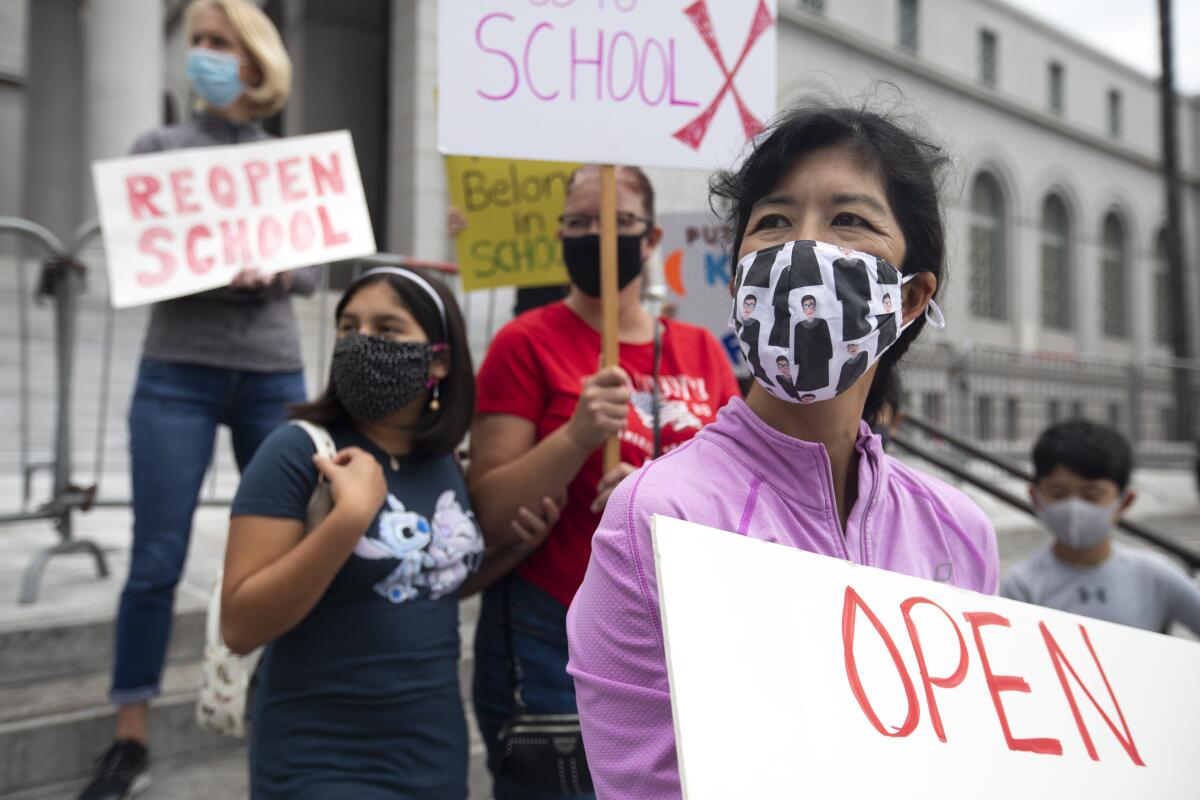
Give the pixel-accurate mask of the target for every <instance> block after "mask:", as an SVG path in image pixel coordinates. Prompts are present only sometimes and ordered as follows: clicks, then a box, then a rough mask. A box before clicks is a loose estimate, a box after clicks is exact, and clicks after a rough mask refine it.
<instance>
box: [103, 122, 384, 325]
mask: <svg viewBox="0 0 1200 800" xmlns="http://www.w3.org/2000/svg"><path fill="white" fill-rule="evenodd" d="M92 177H93V179H94V183H95V186H96V205H97V207H98V208H99V211H100V226H101V229H102V231H103V236H104V247H105V249H106V251H107V260H108V276H109V287H110V295H111V299H112V304H113V306H114V307H115V308H125V307H127V306H136V305H142V304H144V303H154V302H157V301H159V300H166V299H169V298H172V297H181V296H183V295H188V294H194V293H196V292H202V291H205V290H208V289H215V288H217V287H219V286H225V285H226V284H228V283H229V282H230V281H231V280H233V276H234V275H235V274H236V273H237V272H238V270H240V269H241V268H243V267H257V268H258V269H260V270H262V271H264V272H267V273H274V272H281V271H284V270H289V269H295V268H297V267H304V266H309V265H311V264H320V263H324V262H327V261H340V260H343V259H348V258H357V257H359V256H366V255H371V254H372V253H374V252H375V235H374V233H373V232H372V230H371V219H370V215H369V214H368V212H367V203H366V199H365V198H364V196H363V189H362V178H361V177H360V176H359V172H358V161H357V159H356V158H355V155H354V144H353V142H352V141H351V139H350V133H349V132H348V131H336V132H334V133H322V134H316V135H313V136H293V137H288V138H285V139H271V140H268V141H263V142H255V143H253V144H239V145H227V146H223V147H195V148H186V149H183V150H171V151H169V152H165V153H152V154H148V155H140V156H131V157H128V158H113V159H108V160H105V161H97V162H95V163H94V164H93V165H92Z"/></svg>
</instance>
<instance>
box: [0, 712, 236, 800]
mask: <svg viewBox="0 0 1200 800" xmlns="http://www.w3.org/2000/svg"><path fill="white" fill-rule="evenodd" d="M195 705H196V694H195V692H194V691H188V692H182V693H179V694H170V695H163V696H162V697H159V698H157V699H156V700H155V701H154V702H153V703H152V704H151V706H150V739H151V741H152V742H153V743H154V745H153V746H154V752H155V754H156V756H158V757H160V758H171V757H173V756H183V755H186V756H187V757H188V758H196V757H202V756H205V755H214V754H218V753H224V752H229V751H230V750H233V749H235V748H239V747H241V742H239V741H237V740H234V739H230V738H228V737H224V736H218V735H216V734H213V733H208V732H207V731H204V730H202V729H201V728H200V727H198V726H197V725H196V722H195V714H196V709H195ZM114 724H115V711H114V710H113V709H112V708H111V707H108V706H95V705H93V706H92V707H89V708H83V709H78V710H73V711H65V712H61V713H55V714H47V715H43V716H38V717H33V718H29V719H22V720H16V721H12V722H2V723H0V796H4V795H5V794H6V793H16V792H22V791H30V790H34V789H38V788H40V787H45V786H48V785H54V784H62V783H66V782H68V781H74V780H80V779H84V778H86V776H87V775H88V773H89V772H90V770H91V769H92V764H93V762H94V759H95V757H96V755H97V754H98V753H100V752H102V751H103V750H104V749H105V747H107V746H108V744H109V743H110V742H111V741H112V736H113V728H114Z"/></svg>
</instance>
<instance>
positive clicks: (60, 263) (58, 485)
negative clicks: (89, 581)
mask: <svg viewBox="0 0 1200 800" xmlns="http://www.w3.org/2000/svg"><path fill="white" fill-rule="evenodd" d="M98 231H99V226H97V225H95V224H94V223H93V224H90V225H84V226H83V227H81V228H80V229H79V230H78V231H76V232H75V235H74V236H73V237H72V238H71V242H70V244H69V245H67V246H64V245H63V243H62V242H60V241H59V239H58V238H57V237H56V236H55V235H54V234H52V233H51V232H50V231H48V230H46V229H45V228H43V227H42V226H40V225H37V224H36V223H32V222H29V221H27V220H23V219H17V218H13V217H0V234H3V233H8V234H13V235H16V236H18V237H20V238H21V239H22V240H24V241H26V242H32V243H33V244H34V245H35V246H37V247H38V248H39V249H40V250H42V251H44V253H45V259H44V260H43V261H42V270H41V275H40V279H39V285H38V294H39V295H40V296H49V297H52V298H53V299H54V323H55V325H54V346H55V347H54V352H55V401H56V409H55V430H54V456H53V460H52V461H51V462H49V463H45V462H43V463H38V464H34V463H32V462H30V460H29V451H28V438H27V437H28V434H27V431H28V429H29V421H30V420H29V417H30V396H29V389H28V387H29V380H28V378H29V375H30V372H31V370H30V359H29V348H28V343H29V317H28V314H27V313H25V312H24V311H22V312H21V313H19V314H18V327H19V330H20V337H21V351H20V352H21V356H20V371H21V389H20V391H21V398H22V402H21V404H20V405H21V408H20V420H19V424H20V426H21V430H22V431H23V434H22V449H21V465H20V466H21V473H22V478H23V480H24V496H25V498H26V501H27V500H28V497H29V494H30V489H29V487H30V483H31V481H32V475H33V473H34V471H36V470H37V469H39V468H44V467H47V466H48V467H49V468H50V470H51V472H52V474H53V488H52V491H51V497H50V499H49V501H47V502H46V503H44V504H42V505H41V506H39V507H38V508H36V509H34V510H32V511H28V510H22V511H20V512H15V513H8V514H0V523H12V522H23V521H28V520H50V521H52V522H53V523H54V526H55V528H56V530H57V531H58V537H59V540H58V542H57V543H56V544H54V545H51V546H49V547H45V548H43V549H41V550H39V551H38V552H37V553H36V554H34V556H33V559H32V560H31V561H30V563H29V565H28V566H27V567H26V568H25V572H24V574H23V576H22V580H21V589H20V594H19V596H18V600H19V602H21V603H32V602H34V600H36V599H37V592H38V586H39V584H40V581H41V576H42V572H43V570H45V568H46V564H47V563H48V562H49V560H50V559H51V558H53V557H54V556H58V555H65V554H68V553H87V554H88V555H90V556H91V557H92V560H93V561H94V562H95V564H96V572H97V573H98V574H99V576H100V577H102V578H103V577H107V576H108V563H107V561H106V559H105V557H104V553H103V551H101V550H100V548H99V546H97V545H96V543H95V542H93V541H92V540H90V539H80V538H76V537H75V535H74V529H73V525H72V514H73V513H74V512H75V511H77V510H78V511H86V510H88V509H89V508H91V506H92V503H93V501H94V500H95V496H96V486H95V485H94V484H93V485H92V486H86V487H85V486H77V485H76V484H75V483H74V481H73V475H72V458H71V444H72V443H71V397H72V391H71V390H72V385H71V382H72V378H73V376H74V369H75V362H74V358H75V335H76V321H77V320H76V312H77V305H76V304H77V300H78V298H79V295H80V292H81V288H82V285H83V280H84V276H85V274H86V273H87V267H86V266H85V265H84V264H83V263H82V262H81V261H80V260H79V258H78V255H79V253H80V252H81V251H82V249H83V248H84V247H85V246H86V245H87V244H88V242H89V241H90V240H91V239H92V238H94V237H95V235H96V234H97V232H98ZM18 270H20V265H18ZM18 285H20V282H18Z"/></svg>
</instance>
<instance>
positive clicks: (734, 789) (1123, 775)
mask: <svg viewBox="0 0 1200 800" xmlns="http://www.w3.org/2000/svg"><path fill="white" fill-rule="evenodd" d="M654 524H655V528H654V548H655V560H656V563H657V569H658V586H659V596H660V602H661V604H662V614H663V624H664V631H665V636H666V647H667V659H668V667H669V672H670V685H671V701H672V705H673V709H674V714H675V734H676V737H677V747H678V752H679V763H680V770H681V772H682V777H683V782H684V796H685V797H687V798H688V799H689V800H709V799H710V798H712V799H713V800H716V798H721V799H722V800H724V799H725V798H730V797H755V798H783V797H893V798H909V797H911V798H921V799H922V800H939V798H946V799H947V800H948V799H949V798H962V797H971V798H996V799H997V800H1013V798H1020V797H1087V798H1131V797H1137V798H1179V797H1195V796H1197V793H1198V791H1200V789H1198V784H1197V776H1196V752H1197V751H1196V743H1197V742H1200V716H1198V714H1197V712H1200V679H1198V678H1197V676H1200V645H1197V644H1196V643H1195V642H1190V641H1187V640H1183V639H1178V638H1171V637H1167V636H1161V635H1159V634H1154V633H1147V632H1145V631H1140V630H1135V629H1133V628H1126V627H1122V626H1119V625H1113V624H1111V623H1107V622H1100V621H1098V620H1093V619H1088V618H1084V617H1078V616H1074V615H1072V614H1065V613H1062V612H1058V611H1051V610H1048V609H1043V608H1039V607H1036V606H1031V605H1025V604H1023V603H1016V602H1013V601H1010V600H1004V599H1000V598H995V597H988V596H984V595H980V594H976V593H974V592H968V591H963V590H959V589H955V588H953V587H951V586H948V585H945V584H939V583H933V582H930V581H924V580H919V579H916V578H910V577H906V576H903V575H898V574H895V573H891V572H885V571H883V570H877V569H873V568H870V567H862V566H856V565H854V564H851V563H849V562H844V561H840V560H837V559H831V558H826V557H824V556H818V555H813V554H812V553H806V552H803V551H801V550H797V549H794V548H789V547H784V546H780V545H776V544H771V543H767V542H762V541H758V540H752V539H747V538H745V537H742V536H737V535H735V534H730V533H725V532H722V531H716V530H713V529H711V528H704V527H702V526H699V525H694V524H691V523H686V522H679V521H677V520H672V519H668V518H665V517H655V523H654Z"/></svg>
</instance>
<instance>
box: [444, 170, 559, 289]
mask: <svg viewBox="0 0 1200 800" xmlns="http://www.w3.org/2000/svg"><path fill="white" fill-rule="evenodd" d="M578 166H579V165H578V164H567V163H562V162H555V161H515V160H511V159H505V158H473V157H470V156H449V157H447V158H446V176H447V180H448V183H449V186H450V202H451V203H452V204H453V205H454V206H455V207H456V208H457V209H459V211H461V212H462V214H463V217H464V218H465V220H466V226H465V227H464V228H463V229H462V230H461V231H460V232H459V233H458V235H457V236H456V237H455V244H456V246H457V251H458V264H459V269H460V270H461V275H462V282H463V289H464V290H466V291H470V290H472V289H490V288H494V287H497V286H549V285H552V284H557V283H566V282H567V271H566V268H565V267H564V266H563V261H562V247H561V246H560V244H559V241H558V237H557V236H556V235H555V234H556V231H557V229H558V216H559V214H561V213H562V208H563V201H564V200H565V199H566V196H567V182H568V181H569V180H570V178H571V173H572V172H574V171H575V169H576V168H577V167H578Z"/></svg>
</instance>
